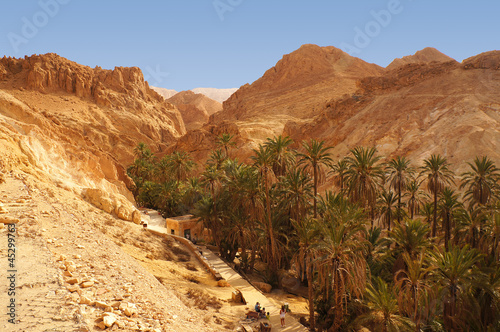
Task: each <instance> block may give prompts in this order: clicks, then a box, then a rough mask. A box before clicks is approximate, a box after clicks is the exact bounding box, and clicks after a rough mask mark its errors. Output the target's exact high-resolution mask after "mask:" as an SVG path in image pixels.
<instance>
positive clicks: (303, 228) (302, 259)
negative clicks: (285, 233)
mask: <svg viewBox="0 0 500 332" xmlns="http://www.w3.org/2000/svg"><path fill="white" fill-rule="evenodd" d="M292 226H293V228H294V230H295V232H294V234H295V236H296V237H297V240H298V241H299V248H298V250H297V252H296V253H295V256H294V261H295V263H296V264H297V266H299V270H303V269H305V270H306V276H307V291H308V300H309V325H310V329H311V330H312V331H314V329H315V319H314V283H313V273H314V271H313V269H314V263H313V262H314V258H315V256H316V254H315V248H314V245H315V243H316V241H317V240H318V237H319V235H320V229H319V226H318V222H317V220H315V219H312V218H306V219H304V220H302V221H296V220H293V219H292Z"/></svg>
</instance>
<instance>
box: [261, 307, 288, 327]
mask: <svg viewBox="0 0 500 332" xmlns="http://www.w3.org/2000/svg"><path fill="white" fill-rule="evenodd" d="M255 312H257V313H259V317H260V318H264V317H265V318H267V319H268V320H271V317H270V315H269V312H266V308H262V309H261V308H260V303H259V302H257V303H256V304H255ZM285 315H286V308H285V306H284V305H282V306H281V309H280V320H281V327H285V326H286V325H285Z"/></svg>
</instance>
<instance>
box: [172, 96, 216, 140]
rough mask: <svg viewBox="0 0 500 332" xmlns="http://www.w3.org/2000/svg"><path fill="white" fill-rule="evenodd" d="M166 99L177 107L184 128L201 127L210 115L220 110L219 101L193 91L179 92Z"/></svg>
mask: <svg viewBox="0 0 500 332" xmlns="http://www.w3.org/2000/svg"><path fill="white" fill-rule="evenodd" d="M167 101H168V102H169V103H171V104H173V105H175V106H176V107H177V108H178V109H179V111H180V113H181V115H182V119H183V120H184V124H185V126H186V130H194V129H198V128H201V127H202V126H203V125H204V124H205V123H207V122H208V118H209V117H210V115H212V114H215V113H217V112H220V111H222V104H221V103H219V102H218V101H215V100H213V99H210V98H208V97H207V96H205V95H203V94H199V93H194V92H193V91H182V92H179V93H177V94H175V95H174V96H173V97H170V98H169V99H167Z"/></svg>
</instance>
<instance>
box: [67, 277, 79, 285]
mask: <svg viewBox="0 0 500 332" xmlns="http://www.w3.org/2000/svg"><path fill="white" fill-rule="evenodd" d="M66 282H67V283H68V284H70V285H75V284H79V283H80V280H78V278H71V279H68V280H66Z"/></svg>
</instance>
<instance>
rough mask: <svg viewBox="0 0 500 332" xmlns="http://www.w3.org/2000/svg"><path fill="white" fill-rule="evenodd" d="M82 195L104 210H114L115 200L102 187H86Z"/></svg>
mask: <svg viewBox="0 0 500 332" xmlns="http://www.w3.org/2000/svg"><path fill="white" fill-rule="evenodd" d="M82 195H83V198H84V199H85V200H86V201H87V202H89V203H90V204H92V205H94V206H95V207H97V208H99V209H101V210H103V211H106V212H108V213H111V212H112V211H113V210H114V206H113V201H112V200H111V198H109V196H108V195H107V194H106V193H105V192H104V191H103V190H101V189H93V188H85V189H84V190H83V191H82Z"/></svg>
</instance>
